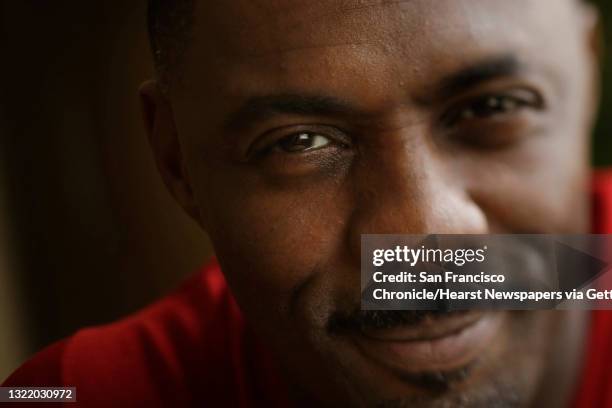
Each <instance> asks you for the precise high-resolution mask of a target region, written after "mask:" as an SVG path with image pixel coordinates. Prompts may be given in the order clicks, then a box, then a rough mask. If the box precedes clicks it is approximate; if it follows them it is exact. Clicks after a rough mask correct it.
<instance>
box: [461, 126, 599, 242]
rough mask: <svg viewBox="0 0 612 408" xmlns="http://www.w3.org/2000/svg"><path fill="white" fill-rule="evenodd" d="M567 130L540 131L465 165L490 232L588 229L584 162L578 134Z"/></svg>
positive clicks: (587, 172) (548, 231) (576, 230)
mask: <svg viewBox="0 0 612 408" xmlns="http://www.w3.org/2000/svg"><path fill="white" fill-rule="evenodd" d="M573 136H574V140H568V139H569V136H568V139H566V138H565V135H555V136H542V137H541V139H539V140H536V141H534V142H533V144H531V145H530V146H527V148H526V149H524V150H517V151H514V152H508V153H506V154H503V155H499V156H496V157H491V158H489V159H486V160H481V161H475V162H474V163H477V165H476V164H475V165H468V166H467V167H469V170H468V174H467V177H468V178H469V179H470V180H472V181H471V185H470V190H471V192H472V195H473V197H474V200H475V201H476V202H477V203H478V204H479V205H480V206H481V207H482V208H483V210H484V211H485V212H486V213H487V216H488V217H489V222H490V225H491V226H492V229H493V231H491V232H511V233H585V232H588V220H589V205H588V204H589V200H588V197H589V195H588V186H589V174H590V171H589V162H588V156H587V154H586V149H585V148H584V147H583V145H584V142H583V140H582V139H581V138H579V137H575V136H576V134H574V135H573ZM484 168H486V169H487V171H483V169H484ZM500 230H501V231H500Z"/></svg>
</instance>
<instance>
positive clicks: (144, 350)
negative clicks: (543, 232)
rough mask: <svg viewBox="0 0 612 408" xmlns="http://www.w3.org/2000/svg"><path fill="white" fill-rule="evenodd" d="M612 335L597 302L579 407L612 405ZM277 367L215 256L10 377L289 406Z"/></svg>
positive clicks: (166, 399)
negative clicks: (160, 295)
mask: <svg viewBox="0 0 612 408" xmlns="http://www.w3.org/2000/svg"><path fill="white" fill-rule="evenodd" d="M594 191H595V200H594V205H595V211H594V213H595V214H596V216H595V220H594V221H595V222H594V232H597V233H606V232H612V172H610V173H599V174H597V176H596V179H595V190H594ZM611 342H612V312H607V311H603V312H602V311H595V312H593V314H592V324H591V329H590V333H589V339H588V344H587V348H586V350H587V355H586V356H585V360H584V368H583V373H582V376H581V380H580V383H579V384H578V385H577V389H576V397H575V404H574V405H575V406H576V407H580V408H582V407H612V369H611V368H612V348H611V347H609V346H608V345H609V344H610V343H611ZM277 373H278V371H277V369H276V367H275V366H274V364H273V362H272V359H271V357H270V355H269V354H268V353H267V351H266V350H265V348H264V347H262V346H261V345H260V344H258V342H257V340H256V339H255V336H253V334H252V333H251V332H250V330H249V328H248V327H247V326H246V324H245V321H244V319H243V317H242V315H241V313H240V310H239V309H238V306H237V305H236V303H235V301H234V299H233V298H232V295H231V294H230V292H229V290H228V288H227V286H226V284H225V280H224V278H223V275H222V274H221V271H220V269H219V267H218V265H217V264H216V263H214V262H213V263H211V264H210V265H208V266H206V267H205V268H204V269H203V271H201V273H199V274H197V275H195V276H193V277H192V278H190V279H189V280H188V281H187V282H185V283H184V284H183V286H182V287H181V288H180V289H179V290H178V291H176V292H175V293H173V294H171V295H169V296H167V297H166V298H164V299H162V300H160V301H158V302H157V303H155V304H153V305H151V306H149V307H147V308H146V309H144V310H142V311H140V312H139V313H137V314H134V315H132V316H130V317H127V318H125V319H123V320H121V321H119V322H116V323H112V324H109V325H106V326H101V327H93V328H88V329H84V330H81V331H79V332H77V333H76V334H75V335H73V336H72V337H70V338H68V339H66V340H63V341H61V342H59V343H56V344H55V345H52V346H50V347H48V348H46V349H45V350H43V351H41V352H40V353H38V354H37V355H35V356H34V357H33V358H32V359H31V360H30V361H28V362H26V363H25V364H24V365H23V366H22V367H21V368H19V369H18V370H17V371H16V372H15V373H14V374H13V375H12V376H11V377H9V378H8V380H6V382H5V383H4V384H3V386H71V387H77V399H78V401H79V403H77V404H76V405H77V406H78V405H82V406H87V407H105V408H106V407H113V406H130V407H148V408H155V407H179V406H197V405H200V406H207V407H217V406H223V407H252V406H263V407H275V406H288V405H290V404H289V399H288V396H287V391H286V390H287V388H286V386H285V385H284V384H283V383H282V382H281V381H280V379H279V377H278V374H277ZM58 405H59V404H53V405H50V406H54V407H57V406H58ZM16 406H18V407H24V406H25V405H24V404H16ZM34 406H36V407H42V406H43V404H34ZM68 406H69V407H70V406H75V405H74V404H69V405H68Z"/></svg>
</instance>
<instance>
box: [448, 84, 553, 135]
mask: <svg viewBox="0 0 612 408" xmlns="http://www.w3.org/2000/svg"><path fill="white" fill-rule="evenodd" d="M543 107H544V102H543V100H542V97H541V96H540V95H539V94H538V93H536V92H534V91H530V90H527V89H520V90H515V91H512V92H508V93H504V94H487V95H484V96H479V97H476V98H472V99H471V100H468V101H467V102H465V103H463V104H460V105H459V106H458V107H456V108H451V109H450V110H449V111H447V112H446V113H444V114H443V115H442V118H441V122H442V124H444V125H445V126H446V127H453V126H456V125H458V124H459V123H460V122H461V121H470V120H477V119H487V118H490V117H493V116H497V115H506V114H510V113H513V112H516V111H519V110H522V109H524V108H532V109H536V110H540V109H542V108H543Z"/></svg>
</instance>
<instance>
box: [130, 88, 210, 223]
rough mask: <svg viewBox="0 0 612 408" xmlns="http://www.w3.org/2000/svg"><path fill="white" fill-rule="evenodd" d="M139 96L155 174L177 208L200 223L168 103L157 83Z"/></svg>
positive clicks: (141, 89)
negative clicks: (174, 201) (157, 172)
mask: <svg viewBox="0 0 612 408" xmlns="http://www.w3.org/2000/svg"><path fill="white" fill-rule="evenodd" d="M139 94H140V101H141V105H142V112H143V119H144V125H145V129H146V132H147V136H148V139H149V144H150V146H151V149H152V151H153V156H154V158H155V164H156V165H157V170H158V171H159V174H160V175H161V177H162V180H163V181H164V184H165V185H166V188H167V189H168V191H169V192H170V194H171V195H172V196H173V197H174V199H175V200H176V201H177V202H178V204H179V205H180V206H181V207H182V208H183V209H184V210H185V211H186V212H187V214H188V215H189V216H190V217H191V218H193V219H194V220H195V221H196V222H199V212H198V206H197V203H196V200H195V197H194V194H193V189H192V187H191V182H190V180H189V175H188V173H187V168H186V166H185V162H184V160H183V154H182V152H181V144H180V141H179V138H178V133H177V130H176V126H175V123H174V115H173V113H172V107H171V105H170V102H169V101H168V99H167V98H166V96H165V95H164V93H163V92H162V90H161V89H160V86H159V83H158V82H157V81H153V80H151V81H147V82H145V83H143V84H142V85H141V86H140V90H139Z"/></svg>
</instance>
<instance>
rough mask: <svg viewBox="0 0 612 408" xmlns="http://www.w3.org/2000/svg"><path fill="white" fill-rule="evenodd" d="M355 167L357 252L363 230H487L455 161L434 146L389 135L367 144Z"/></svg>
mask: <svg viewBox="0 0 612 408" xmlns="http://www.w3.org/2000/svg"><path fill="white" fill-rule="evenodd" d="M364 150H365V151H364V153H363V154H362V155H361V157H360V159H359V164H358V165H357V166H355V168H354V169H355V170H354V172H355V174H354V178H353V180H354V186H355V189H354V194H355V197H354V198H355V201H354V202H355V203H356V205H355V207H354V210H353V213H352V216H351V219H350V226H349V228H348V231H349V234H350V242H351V246H352V249H353V253H354V254H358V253H359V248H360V245H361V244H360V243H361V235H362V234H486V233H487V232H488V231H489V226H488V222H487V217H486V215H485V213H484V210H483V209H482V208H481V207H480V206H479V205H478V204H477V203H476V202H475V201H474V200H473V199H472V198H471V197H470V194H469V192H468V191H467V187H466V186H467V185H468V183H465V182H464V180H462V179H461V171H460V169H457V168H456V167H455V168H453V164H452V162H453V160H450V159H448V158H446V156H445V155H442V154H440V153H439V152H437V151H436V149H435V147H432V146H430V145H428V144H427V143H425V142H423V141H422V139H421V140H420V141H418V140H417V141H413V142H410V141H407V140H406V138H401V137H396V138H394V137H388V138H387V139H386V140H385V143H381V144H380V145H379V146H377V147H373V148H371V149H369V150H368V149H364Z"/></svg>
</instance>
